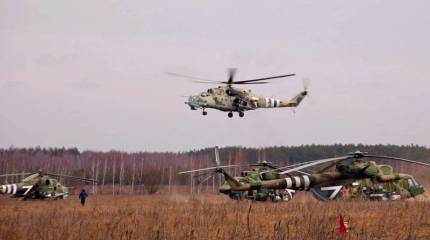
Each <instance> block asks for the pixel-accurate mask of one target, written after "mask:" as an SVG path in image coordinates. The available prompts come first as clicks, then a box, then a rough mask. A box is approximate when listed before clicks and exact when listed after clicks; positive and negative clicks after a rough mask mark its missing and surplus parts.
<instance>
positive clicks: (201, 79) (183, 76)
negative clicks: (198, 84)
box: [164, 72, 221, 83]
mask: <svg viewBox="0 0 430 240" xmlns="http://www.w3.org/2000/svg"><path fill="white" fill-rule="evenodd" d="M164 73H165V74H168V75H172V76H175V77H182V78H189V79H195V80H199V81H202V82H203V83H216V82H218V83H221V82H220V81H214V80H211V79H206V78H200V77H192V76H188V75H183V74H178V73H172V72H164Z"/></svg>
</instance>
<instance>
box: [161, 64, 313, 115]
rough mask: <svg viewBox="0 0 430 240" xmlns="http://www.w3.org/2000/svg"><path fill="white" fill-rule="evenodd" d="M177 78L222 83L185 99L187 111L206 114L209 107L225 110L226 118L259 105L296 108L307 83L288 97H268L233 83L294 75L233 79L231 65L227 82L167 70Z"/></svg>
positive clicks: (233, 74)
mask: <svg viewBox="0 0 430 240" xmlns="http://www.w3.org/2000/svg"><path fill="white" fill-rule="evenodd" d="M167 74H170V75H174V76H178V77H186V78H193V79H197V80H198V81H194V82H198V83H209V84H225V85H220V86H218V87H216V88H209V89H208V90H207V91H205V92H202V93H200V94H198V95H194V96H190V97H188V101H186V102H185V104H187V105H188V106H189V107H190V108H191V110H198V109H202V114H203V115H204V116H206V115H207V114H208V113H207V111H206V109H208V108H212V109H217V110H220V111H224V112H228V117H229V118H232V117H233V112H237V113H238V114H239V117H243V116H245V113H244V112H245V111H250V110H255V109H259V108H284V107H297V106H298V105H299V104H300V102H301V101H302V100H303V99H304V97H305V96H306V95H307V94H308V91H307V86H306V85H305V86H304V90H303V91H302V92H300V93H299V94H297V95H296V96H295V97H293V98H292V99H290V100H280V99H276V98H272V97H265V96H260V95H255V94H253V93H252V92H251V90H249V89H248V90H245V89H241V88H237V87H234V86H235V85H249V84H267V83H269V82H268V81H267V80H271V79H278V78H285V77H292V76H295V74H285V75H277V76H271V77H264V78H256V79H249V80H241V81H235V80H234V77H235V74H236V69H234V68H231V69H229V71H228V80H227V81H211V80H206V79H201V78H194V77H189V76H185V75H181V74H176V73H167Z"/></svg>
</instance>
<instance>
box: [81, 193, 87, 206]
mask: <svg viewBox="0 0 430 240" xmlns="http://www.w3.org/2000/svg"><path fill="white" fill-rule="evenodd" d="M87 197H88V194H87V192H85V189H82V190H81V193H79V199H80V200H81V204H82V206H85V200H86V199H87Z"/></svg>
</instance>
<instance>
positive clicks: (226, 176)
mask: <svg viewBox="0 0 430 240" xmlns="http://www.w3.org/2000/svg"><path fill="white" fill-rule="evenodd" d="M215 164H216V166H217V167H219V166H220V165H221V163H220V160H219V149H218V146H216V147H215ZM216 171H217V172H219V173H222V175H224V179H225V181H226V182H227V183H228V185H230V186H232V187H238V186H240V185H242V184H241V183H240V182H239V181H237V180H236V179H235V178H234V177H232V176H231V175H230V174H229V173H228V172H226V171H225V170H224V169H223V168H217V169H216Z"/></svg>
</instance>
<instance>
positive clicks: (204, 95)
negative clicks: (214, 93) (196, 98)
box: [200, 92, 209, 97]
mask: <svg viewBox="0 0 430 240" xmlns="http://www.w3.org/2000/svg"><path fill="white" fill-rule="evenodd" d="M200 96H201V97H207V96H209V93H207V92H202V93H201V94H200Z"/></svg>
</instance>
